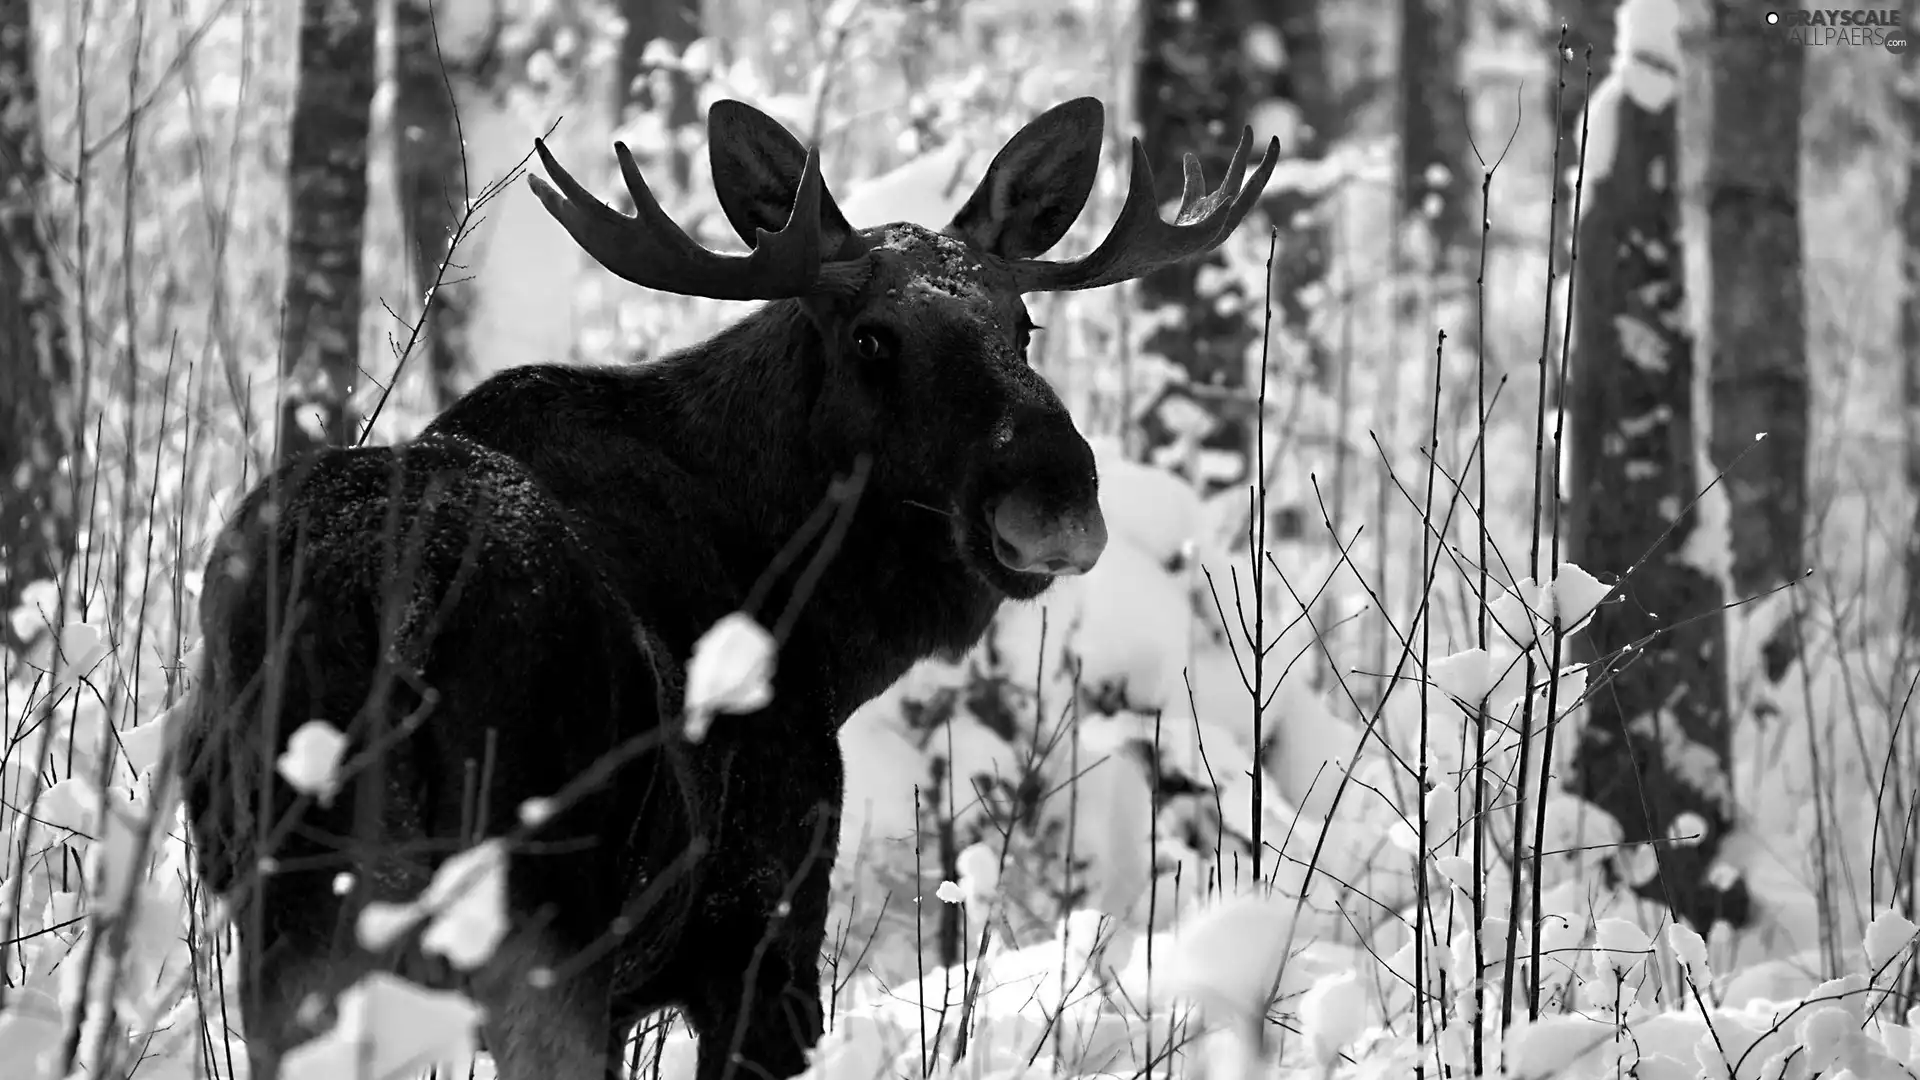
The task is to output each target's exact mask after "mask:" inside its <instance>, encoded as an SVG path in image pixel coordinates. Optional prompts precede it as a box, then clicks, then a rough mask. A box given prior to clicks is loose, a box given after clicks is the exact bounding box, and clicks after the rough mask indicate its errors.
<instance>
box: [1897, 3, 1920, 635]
mask: <svg viewBox="0 0 1920 1080" xmlns="http://www.w3.org/2000/svg"><path fill="white" fill-rule="evenodd" d="M1907 25H1908V26H1920V0H1908V2H1907ZM1900 61H1901V64H1900V83H1899V90H1900V108H1901V114H1902V116H1903V118H1904V119H1905V121H1906V129H1907V195H1906V199H1905V200H1904V201H1902V203H1901V204H1900V232H1901V237H1902V239H1903V240H1904V241H1905V247H1906V252H1905V254H1906V259H1905V261H1904V263H1903V264H1902V265H1903V268H1904V271H1905V278H1906V281H1905V285H1906V292H1905V293H1904V294H1903V295H1902V296H1901V298H1900V346H1901V352H1902V354H1903V355H1904V356H1905V357H1906V364H1905V367H1904V370H1903V372H1902V374H1903V377H1904V385H1903V387H1902V388H1901V389H1902V396H1903V397H1904V399H1905V400H1904V404H1905V405H1906V476H1907V490H1908V492H1909V493H1911V495H1912V496H1913V521H1912V523H1911V524H1910V525H1909V526H1908V527H1907V542H1906V572H1907V582H1906V584H1907V592H1906V609H1905V612H1904V622H1905V624H1906V631H1907V636H1908V637H1909V638H1913V639H1915V640H1920V49H1915V48H1914V47H1913V42H1912V39H1911V38H1909V39H1908V43H1907V49H1906V51H1905V52H1904V53H1902V54H1901V56H1900Z"/></svg>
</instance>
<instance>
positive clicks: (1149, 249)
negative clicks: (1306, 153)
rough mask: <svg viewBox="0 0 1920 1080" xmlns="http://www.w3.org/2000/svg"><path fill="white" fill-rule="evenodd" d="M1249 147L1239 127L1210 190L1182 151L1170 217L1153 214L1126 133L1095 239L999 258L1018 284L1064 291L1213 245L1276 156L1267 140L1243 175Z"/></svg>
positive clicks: (1147, 182) (1234, 222)
mask: <svg viewBox="0 0 1920 1080" xmlns="http://www.w3.org/2000/svg"><path fill="white" fill-rule="evenodd" d="M1252 149H1253V128H1251V127H1246V128H1243V129H1242V130H1241V133H1240V145H1239V147H1238V148H1236V149H1235V150H1234V152H1233V160H1232V161H1231V162H1230V163H1228V165H1227V176H1226V179H1225V180H1223V181H1221V183H1220V186H1219V188H1217V189H1216V190H1214V191H1213V192H1212V193H1211V194H1208V193H1207V180H1206V176H1205V174H1204V173H1203V172H1202V170H1201V168H1200V160H1199V159H1198V158H1196V157H1194V156H1193V155H1192V154H1187V155H1186V156H1185V157H1184V158H1183V159H1182V161H1181V168H1182V173H1183V175H1184V177H1185V183H1184V185H1183V187H1182V190H1181V194H1180V210H1179V212H1178V213H1176V214H1175V215H1174V216H1173V220H1172V221H1171V222H1169V221H1165V220H1163V219H1162V218H1161V217H1160V208H1159V207H1158V206H1157V205H1156V203H1155V200H1154V197H1153V164H1152V163H1151V162H1149V161H1148V160H1147V151H1146V149H1145V148H1144V147H1142V146H1141V145H1140V140H1139V139H1135V140H1133V175H1132V176H1131V177H1130V178H1129V180H1128V181H1127V199H1126V202H1124V203H1122V204H1121V206H1120V216H1119V217H1118V218H1116V219H1115V220H1114V223H1113V228H1112V229H1109V230H1108V231H1107V237H1106V239H1104V240H1102V241H1100V246H1099V247H1096V248H1094V249H1093V250H1092V251H1090V252H1088V253H1087V254H1085V255H1083V256H1081V257H1080V258H1078V259H1073V260H1070V261H1068V262H1054V261H1051V260H1048V259H1010V260H1007V262H1006V265H1007V268H1008V269H1009V270H1011V271H1012V273H1013V277H1014V281H1015V282H1017V283H1018V287H1019V289H1020V291H1021V292H1066V291H1069V290H1074V289H1097V288H1099V287H1101V286H1103V285H1114V284H1117V283H1119V282H1122V281H1130V280H1132V279H1134V278H1137V277H1144V276H1145V275H1147V274H1150V273H1152V272H1153V271H1155V270H1157V269H1159V268H1160V267H1162V266H1166V265H1168V264H1169V263H1176V262H1179V261H1180V260H1182V259H1187V258H1191V257H1192V256H1195V255H1199V254H1201V253H1203V252H1206V251H1210V250H1212V249H1213V248H1214V247H1216V246H1218V245H1219V244H1220V242H1221V241H1223V240H1225V239H1226V238H1227V237H1228V236H1229V235H1231V234H1232V232H1233V230H1234V229H1235V228H1237V227H1238V226H1239V224H1240V222H1241V219H1243V218H1245V217H1246V216H1247V212H1248V211H1249V210H1251V209H1253V204H1254V203H1255V202H1257V201H1258V200H1259V198H1260V193H1261V192H1262V191H1263V190H1265V188H1266V186H1267V178H1268V177H1270V176H1272V175H1273V167H1274V166H1275V165H1277V164H1279V162H1280V140H1279V139H1277V138H1276V139H1271V140H1269V141H1268V142H1267V152H1266V154H1265V155H1263V156H1262V157H1261V158H1260V165H1259V167H1258V168H1256V169H1254V170H1253V176H1252V177H1248V176H1247V175H1246V172H1247V155H1248V153H1249V152H1251V151H1252Z"/></svg>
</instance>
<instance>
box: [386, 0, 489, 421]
mask: <svg viewBox="0 0 1920 1080" xmlns="http://www.w3.org/2000/svg"><path fill="white" fill-rule="evenodd" d="M451 2H453V0H400V3H399V5H398V7H397V9H396V10H395V12H394V53H395V56H394V60H395V81H396V83H397V84H398V86H397V89H398V91H399V93H398V94H397V95H396V100H395V113H396V114H397V115H396V119H397V121H398V122H397V123H396V124H395V125H394V132H395V135H396V138H397V141H398V144H399V145H398V146H396V147H395V150H396V154H395V157H396V158H397V159H398V164H399V174H400V212H401V215H402V218H403V219H404V223H405V228H406V238H407V253H408V256H409V261H410V262H411V264H412V266H413V281H414V288H415V294H416V295H418V296H420V297H423V298H424V297H426V296H427V295H428V294H429V291H431V294H432V302H431V303H430V304H428V306H427V308H426V310H425V311H424V312H423V313H422V317H423V318H425V319H426V320H427V332H426V336H425V346H426V350H427V368H428V377H429V378H430V379H431V380H432V385H433V400H434V403H435V406H436V407H439V408H445V407H446V406H447V405H450V404H452V403H453V400H454V399H455V398H457V397H459V396H460V394H461V392H462V391H464V390H465V389H466V387H467V383H468V381H469V380H470V379H471V378H472V377H473V364H472V361H471V358H470V357H469V354H468V349H467V323H468V320H469V311H468V305H469V304H470V303H471V297H470V295H469V289H468V287H467V283H466V282H465V281H464V280H462V279H464V278H465V277H466V274H465V273H464V272H462V271H461V269H460V268H459V267H457V266H451V265H450V266H449V267H448V268H447V273H446V275H445V276H444V277H443V278H440V279H439V281H438V284H437V285H436V275H437V274H438V272H439V268H440V263H441V261H442V260H444V259H445V258H447V255H448V253H449V245H450V244H451V243H452V242H453V238H454V229H455V228H456V227H457V226H458V225H459V222H460V217H461V214H462V211H463V208H464V207H465V205H466V202H467V199H469V198H470V197H471V196H472V192H471V191H470V190H469V186H468V185H469V179H468V177H467V175H466V164H465V152H464V148H463V147H462V146H461V137H460V122H459V116H458V114H457V112H456V103H455V101H454V96H453V80H454V78H455V77H456V76H457V75H459V74H460V72H459V71H457V70H456V69H455V68H454V66H453V64H452V63H451V62H450V61H447V60H445V58H444V57H443V56H442V55H441V52H440V48H439V42H438V40H437V38H438V35H437V33H436V30H435V22H436V17H437V16H438V15H439V13H440V12H441V11H444V10H445V8H446V6H447V5H448V4H449V3H451Z"/></svg>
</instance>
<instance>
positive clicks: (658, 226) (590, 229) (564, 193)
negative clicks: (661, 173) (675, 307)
mask: <svg viewBox="0 0 1920 1080" xmlns="http://www.w3.org/2000/svg"><path fill="white" fill-rule="evenodd" d="M533 146H534V149H535V151H537V152H538V153H539V155H540V164H541V165H542V166H544V167H545V168H546V170H547V175H549V176H551V177H553V185H549V184H548V183H547V182H546V181H544V180H542V179H540V178H539V177H538V176H532V175H529V176H528V177H527V183H528V185H529V186H530V187H532V188H533V193H534V194H535V195H537V196H539V197H540V203H541V205H543V206H545V207H546V208H547V213H549V214H552V215H553V217H554V220H556V221H558V222H559V223H560V224H561V225H562V226H563V227H565V229H566V230H567V234H568V235H569V236H572V237H573V241H574V243H576V244H579V245H580V247H581V248H582V249H583V250H585V251H586V253H587V254H589V255H591V256H593V257H594V260H595V261H597V262H598V263H599V264H600V265H601V266H604V267H606V268H607V269H608V270H611V271H613V272H614V273H615V274H618V275H619V276H620V277H623V278H625V279H626V280H628V281H631V282H633V283H634V284H635V285H642V286H645V287H646V288H649V289H658V290H660V291H661V292H669V293H676V294H678V295H681V296H704V297H708V298H710V299H714V300H780V299H785V298H788V297H795V296H806V295H809V294H811V293H814V292H816V291H818V289H819V288H820V285H821V282H822V278H823V276H822V273H821V270H822V267H821V250H820V249H821V240H820V191H821V181H820V154H819V151H817V150H808V151H807V162H806V166H805V168H804V169H803V170H802V171H801V174H800V186H799V190H798V191H797V192H795V194H794V199H793V212H792V213H791V214H790V215H789V216H788V218H787V224H786V226H785V227H784V228H782V229H781V230H780V231H779V232H777V233H770V232H768V231H766V230H765V229H761V230H759V231H758V235H757V237H756V238H755V243H754V248H753V253H752V254H750V255H723V254H721V253H719V252H717V251H711V250H708V249H707V248H706V247H704V246H702V245H700V244H699V243H697V242H695V241H694V240H693V239H692V238H691V237H689V236H688V235H687V234H686V233H685V232H683V231H681V229H680V226H678V225H676V224H674V222H673V219H672V218H670V217H668V216H667V212H666V211H665V210H662V209H661V208H660V202H659V200H657V199H655V198H654V196H653V191H652V189H650V188H649V187H648V186H647V181H646V178H645V177H643V176H642V175H641V174H640V166H639V165H638V164H636V163H635V162H634V160H633V154H632V153H630V152H629V151H628V150H627V147H626V144H625V143H618V142H616V143H614V144H613V152H614V155H615V156H616V157H618V158H619V159H620V175H621V177H622V179H624V180H625V181H626V184H627V191H628V193H629V194H631V195H632V196H633V208H634V216H632V217H628V216H627V215H625V214H622V213H620V212H619V211H618V210H615V209H614V208H613V207H611V206H608V205H607V204H605V203H603V202H601V201H600V200H599V199H597V198H595V197H594V195H593V193H592V192H590V191H588V190H587V189H586V188H584V187H582V186H581V185H580V183H579V181H577V180H575V179H574V178H573V176H572V175H571V174H569V173H568V172H567V170H565V169H563V168H561V167H560V163H559V162H558V161H556V160H554V157H553V154H552V153H551V152H550V151H548V150H547V144H546V143H545V142H544V141H542V140H540V139H535V140H534V141H533ZM554 185H557V186H558V187H559V190H558V191H555V190H554Z"/></svg>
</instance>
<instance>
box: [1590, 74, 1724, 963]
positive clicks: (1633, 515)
mask: <svg viewBox="0 0 1920 1080" xmlns="http://www.w3.org/2000/svg"><path fill="white" fill-rule="evenodd" d="M1676 51H1677V50H1676ZM1631 62H1634V63H1638V61H1631ZM1661 74H1662V73H1660V72H1657V71H1653V70H1652V69H1651V68H1648V69H1646V70H1643V71H1641V72H1637V73H1636V75H1638V76H1644V77H1645V81H1648V82H1652V81H1656V80H1658V79H1659V77H1660V75H1661ZM1668 81H1669V82H1670V83H1671V82H1672V81H1673V80H1671V78H1669V79H1668ZM1673 91H1677V85H1676V86H1671V87H1670V92H1669V93H1667V94H1666V95H1664V100H1662V99H1661V98H1660V97H1657V96H1656V97H1655V98H1654V99H1653V100H1650V101H1645V102H1642V101H1637V100H1636V99H1635V98H1634V96H1633V95H1632V94H1627V93H1622V94H1620V95H1619V96H1618V103H1617V105H1615V106H1613V107H1616V108H1617V109H1618V110H1619V117H1618V124H1617V130H1618V132H1619V140H1618V144H1617V147H1616V148H1615V154H1614V158H1613V160H1612V162H1611V167H1610V169H1607V171H1605V172H1604V173H1602V172H1600V171H1599V170H1601V169H1602V168H1604V167H1605V166H1606V164H1607V163H1605V162H1599V161H1590V162H1589V163H1588V173H1587V181H1586V182H1587V188H1586V197H1585V204H1584V205H1583V207H1582V217H1583V218H1584V220H1582V221H1581V223H1580V236H1579V240H1580V263H1579V268H1578V271H1577V278H1576V280H1575V283H1574V290H1575V292H1574V309H1573V315H1574V319H1575V323H1574V330H1575V334H1576V336H1575V339H1574V353H1573V356H1572V358H1571V359H1572V363H1571V370H1570V371H1569V376H1568V381H1569V386H1568V393H1567V395H1566V399H1565V400H1566V402H1567V423H1568V445H1567V454H1566V461H1567V470H1568V477H1567V481H1568V483H1567V491H1568V495H1569V507H1568V511H1569V513H1568V536H1567V541H1568V548H1567V551H1568V557H1569V558H1570V559H1571V561H1573V562H1574V563H1575V564H1577V565H1579V566H1580V567H1582V568H1584V569H1586V570H1587V571H1588V572H1590V573H1593V574H1595V575H1596V576H1599V577H1600V578H1602V580H1610V579H1618V578H1619V577H1620V576H1622V575H1626V574H1627V572H1628V570H1629V569H1630V568H1632V567H1634V565H1635V563H1636V562H1639V561H1640V560H1642V559H1643V558H1644V560H1645V562H1644V563H1643V564H1642V565H1640V566H1639V568H1638V569H1635V570H1633V573H1632V575H1631V576H1630V577H1628V578H1627V579H1626V581H1625V582H1624V584H1623V585H1622V586H1621V589H1620V593H1619V595H1618V597H1617V598H1616V599H1615V600H1614V601H1613V602H1611V603H1607V604H1603V605H1601V607H1600V609H1599V610H1598V611H1596V612H1595V613H1594V616H1593V620H1592V623H1591V624H1590V626H1589V629H1588V632H1587V634H1586V638H1587V641H1588V643H1589V644H1590V645H1591V646H1592V648H1593V650H1594V653H1595V654H1597V656H1598V657H1599V658H1600V660H1601V661H1602V663H1601V664H1600V665H1599V666H1598V667H1596V668H1595V669H1594V674H1593V676H1592V677H1591V678H1590V681H1589V684H1590V686H1591V689H1590V691H1589V694H1588V702H1587V720H1586V724H1585V727H1584V728H1583V729H1582V731H1581V736H1580V742H1579V746H1578V748H1577V758H1576V777H1575V784H1574V788H1575V790H1577V791H1578V792H1579V793H1580V794H1581V795H1582V796H1584V797H1585V798H1587V799H1588V800H1590V801H1592V802H1593V803H1594V804H1596V805H1598V806H1599V807H1601V808H1602V809H1604V810H1606V811H1607V812H1608V813H1609V814H1612V815H1613V816H1614V818H1616V819H1617V820H1618V821H1619V823H1620V825H1621V827H1622V828H1623V829H1624V831H1625V836H1626V840H1627V841H1628V842H1629V844H1633V843H1635V842H1644V841H1649V840H1653V841H1665V840H1666V839H1667V838H1668V837H1670V836H1672V835H1673V834H1674V832H1675V828H1676V826H1678V825H1681V824H1682V821H1683V815H1697V816H1698V820H1697V821H1695V822H1694V823H1693V824H1695V825H1698V824H1701V823H1704V828H1703V829H1701V830H1700V831H1701V832H1702V834H1703V835H1702V836H1701V838H1700V840H1699V841H1698V842H1697V843H1690V844H1683V843H1665V842H1655V843H1651V844H1649V845H1648V848H1649V849H1650V855H1649V854H1648V853H1646V852H1629V853H1628V855H1629V857H1630V860H1631V859H1632V858H1648V857H1651V858H1657V860H1658V863H1657V865H1658V867H1659V873H1657V874H1655V875H1653V876H1652V877H1651V878H1650V879H1649V880H1646V881H1644V882H1642V881H1635V882H1633V884H1634V885H1635V886H1636V887H1637V890H1638V891H1639V892H1640V893H1641V894H1642V895H1643V896H1646V897H1648V898H1649V899H1653V900H1656V901H1663V902H1665V903H1667V904H1668V905H1669V906H1670V907H1671V908H1672V910H1673V912H1674V914H1675V915H1676V916H1678V917H1681V918H1684V919H1686V920H1687V921H1688V922H1690V923H1692V924H1693V925H1694V926H1695V927H1697V928H1699V929H1701V930H1702V931H1704V930H1705V929H1706V928H1707V927H1708V926H1710V925H1711V924H1712V923H1713V922H1714V921H1715V920H1716V919H1726V920H1728V921H1731V922H1733V923H1735V924H1736V925H1739V924H1743V923H1744V922H1745V921H1746V919H1747V918H1748V914H1749V911H1748V907H1749V905H1748V897H1747V891H1746V887H1745V885H1744V883H1741V882H1734V883H1732V884H1731V886H1730V887H1728V888H1725V889H1723V888H1721V887H1719V886H1716V885H1715V884H1714V883H1713V882H1711V881H1710V880H1709V875H1708V870H1709V868H1710V867H1711V866H1712V864H1713V860H1714V857H1715V854H1716V853H1717V852H1718V850H1719V848H1720V844H1721V840H1722V837H1723V835H1724V834H1725V832H1726V831H1727V829H1728V828H1729V827H1730V826H1731V824H1732V820H1733V815H1732V810H1733V807H1732V801H1731V796H1730V792H1729V790H1728V780H1727V775H1728V773H1727V757H1728V752H1729V739H1728V716H1727V708H1728V706H1727V701H1726V666H1725V665H1726V644H1725V642H1726V630H1725V623H1724V622H1723V620H1721V619H1720V618H1719V617H1718V616H1717V614H1716V613H1717V612H1718V611H1719V610H1720V608H1721V607H1722V604H1723V589H1722V586H1721V583H1720V581H1719V579H1718V578H1717V577H1715V576H1714V575H1713V574H1712V573H1711V572H1710V571H1709V570H1708V569H1707V568H1705V567H1702V566H1699V565H1697V564H1695V563H1694V562H1692V561H1690V560H1689V558H1688V557H1687V555H1686V552H1685V549H1686V547H1687V544H1688V542H1689V540H1690V539H1691V537H1692V535H1693V533H1694V530H1695V529H1696V528H1698V527H1699V526H1698V522H1697V517H1696V515H1694V514H1693V513H1691V512H1689V511H1688V510H1687V509H1686V508H1687V507H1689V505H1690V504H1691V503H1692V501H1693V499H1694V497H1695V495H1696V494H1698V493H1699V491H1700V490H1701V488H1702V486H1703V485H1704V483H1705V480H1706V478H1705V477H1702V476H1700V475H1699V469H1698V467H1697V465H1696V461H1697V451H1696V446H1697V440H1698V434H1697V433H1698V430H1699V426H1698V418H1697V417H1696V415H1695V408H1694V396H1693V363H1694V358H1693V341H1692V338H1691V335H1690V334H1689V333H1688V330H1687V311H1686V293H1685V278H1684V273H1683V263H1682V259H1681V254H1682V253H1681V248H1680V200H1679V191H1678V188H1677V185H1675V184H1674V183H1673V178H1674V177H1675V176H1676V175H1677V174H1678V170H1677V168H1676V165H1677V162H1676V150H1677V147H1676V141H1677V140H1676V131H1675V112H1676V110H1675V107H1674V96H1675V94H1674V93H1673ZM1596 97H1603V96H1602V95H1596ZM1603 100H1604V98H1603ZM1649 105H1651V106H1656V107H1655V108H1652V109H1650V108H1649V107H1648V106H1649ZM1669 530H1671V531H1669ZM1663 534H1664V535H1663ZM1688 831H1689V832H1691V831H1692V830H1691V827H1689V829H1688Z"/></svg>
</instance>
